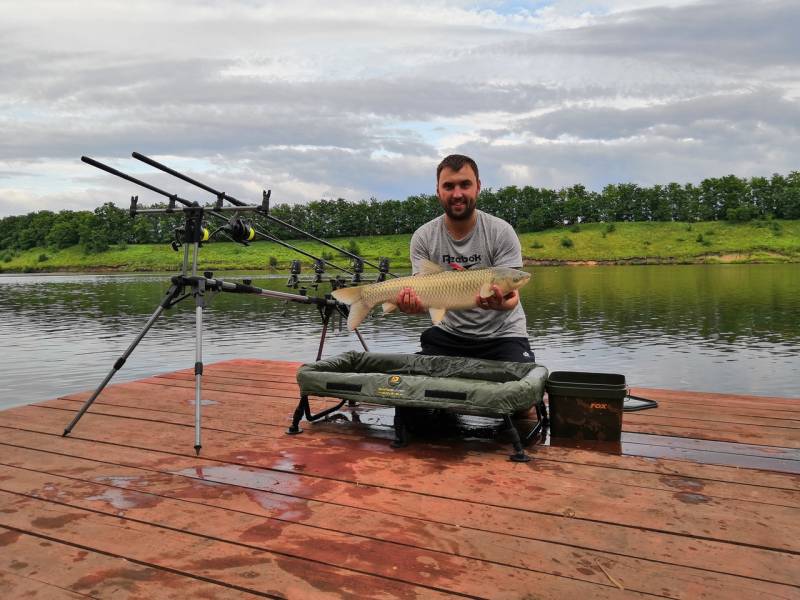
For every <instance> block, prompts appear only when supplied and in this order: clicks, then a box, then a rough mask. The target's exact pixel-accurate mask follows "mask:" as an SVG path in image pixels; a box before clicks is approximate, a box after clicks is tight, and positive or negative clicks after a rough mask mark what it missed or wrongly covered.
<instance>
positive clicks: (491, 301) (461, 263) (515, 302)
mask: <svg viewBox="0 0 800 600" xmlns="http://www.w3.org/2000/svg"><path fill="white" fill-rule="evenodd" d="M480 191H481V180H480V178H479V176H478V165H477V164H476V163H475V161H474V160H472V159H471V158H469V157H468V156H463V155H460V154H452V155H450V156H448V157H446V158H445V159H444V160H443V161H442V162H441V163H440V164H439V166H438V168H437V169H436V195H437V196H438V197H439V203H440V204H441V205H442V208H443V209H444V214H443V215H441V216H440V217H437V218H436V219H433V220H432V221H429V222H428V223H426V224H425V225H423V226H422V227H420V228H419V229H417V231H416V232H414V235H413V237H412V238H411V264H412V267H413V272H414V274H417V273H419V271H420V262H421V261H422V260H423V259H427V260H430V261H432V262H434V263H437V264H440V265H443V266H448V267H449V266H452V267H453V268H481V267H512V268H515V269H521V268H522V248H521V246H520V243H519V238H517V234H516V233H515V232H514V229H513V228H512V227H511V225H509V224H508V223H506V222H505V221H503V220H502V219H499V218H497V217H494V216H492V215H489V214H486V213H484V212H483V211H480V210H478V209H477V208H476V203H477V199H478V194H480ZM493 291H494V295H492V296H490V297H489V298H480V297H479V296H477V297H476V299H475V308H471V309H468V310H458V311H448V312H447V314H446V316H445V318H444V320H442V322H441V323H439V324H438V325H435V326H433V327H431V328H429V329H427V330H425V331H424V332H423V333H422V336H421V337H420V343H421V345H422V351H421V352H420V354H429V355H430V354H433V355H444V356H466V357H470V358H485V359H489V360H504V361H511V362H534V356H533V351H532V350H531V347H530V343H529V342H528V330H527V325H526V322H525V313H524V312H523V310H522V306H521V305H520V302H519V292H518V291H516V290H514V291H512V292H510V293H509V294H507V295H506V296H503V295H502V294H501V292H500V289H499V288H498V287H497V286H494V289H493ZM396 304H397V306H398V308H399V309H400V310H401V311H403V312H405V313H409V314H413V313H420V312H424V311H425V310H427V308H426V307H425V306H423V305H422V303H421V302H420V299H419V297H418V296H417V295H416V294H415V293H414V291H413V290H412V289H410V288H404V289H403V290H401V291H400V293H399V294H398V296H397V300H396Z"/></svg>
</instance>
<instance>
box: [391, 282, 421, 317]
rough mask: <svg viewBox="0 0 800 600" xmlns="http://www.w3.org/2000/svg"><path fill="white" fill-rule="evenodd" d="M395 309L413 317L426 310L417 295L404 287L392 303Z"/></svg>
mask: <svg viewBox="0 0 800 600" xmlns="http://www.w3.org/2000/svg"><path fill="white" fill-rule="evenodd" d="M394 303H395V304H397V308H398V309H400V311H401V312H404V313H406V314H407V315H414V314H417V313H421V312H425V311H426V310H427V309H426V308H425V307H424V306H423V305H422V301H421V300H420V299H419V296H417V293H416V292H415V291H414V290H413V289H411V288H410V287H405V288H403V289H402V290H400V293H399V294H397V298H396V299H395V301H394Z"/></svg>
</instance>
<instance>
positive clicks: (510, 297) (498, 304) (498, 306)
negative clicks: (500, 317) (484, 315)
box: [475, 285, 519, 310]
mask: <svg viewBox="0 0 800 600" xmlns="http://www.w3.org/2000/svg"><path fill="white" fill-rule="evenodd" d="M475 304H476V305H477V306H478V308H485V309H487V310H511V309H512V308H514V307H515V306H516V305H517V304H519V294H518V293H517V290H511V291H510V292H509V293H508V294H506V295H505V296H503V293H502V292H501V291H500V288H499V287H498V286H496V285H493V286H492V295H491V296H489V297H488V298H481V297H480V295H478V296H477V297H476V299H475Z"/></svg>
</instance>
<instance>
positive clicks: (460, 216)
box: [444, 200, 476, 221]
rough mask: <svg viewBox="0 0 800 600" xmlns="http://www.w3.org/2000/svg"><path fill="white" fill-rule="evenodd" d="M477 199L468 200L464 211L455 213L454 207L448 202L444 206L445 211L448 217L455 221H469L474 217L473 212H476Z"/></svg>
mask: <svg viewBox="0 0 800 600" xmlns="http://www.w3.org/2000/svg"><path fill="white" fill-rule="evenodd" d="M475 205H476V202H475V201H469V200H468V201H467V202H465V205H464V211H463V212H461V213H455V212H454V211H453V207H452V206H450V204H449V203H448V204H446V205H445V207H444V212H445V213H446V214H447V216H448V217H450V218H451V219H453V221H468V220H469V219H470V218H471V217H472V213H474V212H475Z"/></svg>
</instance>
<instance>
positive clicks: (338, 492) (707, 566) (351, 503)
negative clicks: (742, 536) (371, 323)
mask: <svg viewBox="0 0 800 600" xmlns="http://www.w3.org/2000/svg"><path fill="white" fill-rule="evenodd" d="M4 439H6V440H7V441H14V442H16V443H18V444H20V445H22V446H24V447H28V448H30V447H38V446H43V447H47V448H48V451H49V452H48V454H53V458H52V459H50V458H47V456H48V454H45V455H44V457H43V456H41V455H39V456H38V458H37V459H36V460H35V461H34V462H35V463H36V466H38V467H44V468H46V469H52V470H55V468H56V466H57V465H62V463H61V462H60V461H63V460H64V459H65V457H66V458H70V459H71V458H72V457H70V456H69V455H68V453H70V454H74V455H76V456H80V457H83V458H87V459H90V460H92V461H93V462H97V463H98V465H99V466H96V467H92V468H91V469H88V470H87V467H86V466H85V465H83V466H80V467H71V468H68V469H67V470H66V471H64V473H63V474H64V475H65V476H67V475H68V476H71V477H89V478H92V479H94V480H95V481H96V482H100V483H112V484H114V483H116V484H118V485H120V486H123V487H131V488H132V489H138V490H140V491H145V492H148V491H151V492H152V491H154V490H165V489H166V490H170V491H168V492H165V493H166V494H167V495H170V496H176V497H180V498H182V499H190V500H196V501H199V502H203V503H212V504H215V505H219V506H224V507H226V508H232V509H236V510H241V511H245V512H250V513H254V514H263V515H265V516H273V517H277V518H281V519H287V518H288V517H287V515H293V514H294V509H293V507H299V508H300V510H299V512H298V513H297V514H298V518H302V519H303V522H305V523H308V524H315V525H319V526H325V527H330V523H331V522H335V523H338V527H340V528H341V527H342V526H343V525H344V524H346V525H347V526H348V527H351V528H353V531H354V532H355V533H358V534H362V535H363V534H366V533H367V532H368V530H369V523H371V522H373V521H374V520H375V519H378V521H379V522H380V523H383V526H384V528H385V529H386V530H387V531H391V532H401V533H400V534H398V533H393V534H392V536H393V537H394V536H399V537H396V538H395V541H398V542H400V543H415V542H418V541H419V540H420V539H424V540H431V541H435V543H436V544H438V545H434V546H432V548H433V549H439V550H448V549H452V550H454V551H455V552H457V553H459V554H462V553H464V554H467V555H468V554H470V552H478V555H477V557H478V558H483V554H481V553H483V552H486V549H485V548H486V547H487V545H488V547H490V548H491V547H492V546H493V545H495V543H496V538H495V537H494V535H495V534H500V535H501V536H503V539H504V540H506V541H504V542H503V543H502V544H499V545H500V546H501V547H503V548H508V549H509V550H510V551H517V550H519V551H520V553H521V555H522V556H525V555H526V553H525V552H522V550H523V548H525V546H520V547H517V546H515V545H514V544H508V543H507V540H508V536H514V538H520V539H522V540H533V541H539V542H548V543H556V544H560V545H562V546H564V547H568V548H577V549H585V550H591V551H598V552H603V553H609V554H612V555H618V556H625V557H631V558H643V559H647V560H653V561H656V562H660V563H667V564H676V565H684V566H689V567H694V568H699V569H704V570H712V571H718V572H721V573H729V574H734V575H742V576H745V577H757V578H762V579H767V580H769V581H774V582H779V583H787V584H791V585H797V584H800V568H798V566H800V558H799V557H798V556H796V555H792V554H786V553H783V552H776V551H773V550H766V549H761V548H752V547H745V546H738V545H734V544H728V543H724V542H719V541H713V540H703V539H698V538H693V537H684V536H680V535H673V534H665V533H661V532H654V531H648V530H642V529H639V528H629V527H624V526H618V525H613V524H608V523H602V522H591V521H584V520H582V519H576V518H573V517H571V516H570V515H569V514H547V513H539V512H532V511H520V510H515V509H507V508H503V507H498V506H491V505H486V504H481V503H479V502H475V501H470V500H465V501H456V500H451V499H444V498H437V497H434V496H430V495H420V494H416V493H414V492H407V491H398V490H388V489H385V488H380V487H373V486H369V485H361V484H353V483H352V482H340V481H335V480H319V479H316V478H313V477H309V476H307V475H300V474H293V473H282V472H279V471H273V470H264V469H258V468H254V467H247V466H243V465H237V464H226V463H223V462H219V461H213V460H208V459H203V458H192V457H186V456H178V455H170V454H164V453H162V452H155V451H147V450H140V449H133V448H124V447H119V446H108V445H105V444H92V443H89V442H85V441H83V440H72V439H68V438H66V439H65V438H61V437H56V436H47V435H43V434H34V433H29V432H19V431H7V432H6V434H5V435H4ZM12 451H13V450H12V449H9V447H8V446H6V447H5V448H4V454H6V453H8V454H9V456H10V455H11V452H12ZM37 452H38V451H37ZM40 454H41V453H40ZM22 456H23V458H22V460H21V461H20V460H9V461H8V462H11V463H12V464H16V466H25V465H26V464H29V463H30V462H31V461H30V458H26V457H25V456H24V454H23V455H22ZM110 460H113V461H114V462H109V461H110ZM62 466H63V465H62ZM30 467H31V468H33V466H32V465H31V466H30ZM143 472H144V474H143ZM187 480H188V481H187ZM165 486H166V487H165ZM221 486H227V487H225V488H222V487H221ZM222 489H224V490H225V491H226V492H231V493H230V494H228V493H224V494H223V493H222V491H221V490H222ZM232 489H235V492H232V491H231V490H232ZM297 503H299V504H297ZM348 511H354V512H352V513H348ZM365 511H366V513H367V515H368V516H366V517H365V515H364V512H365ZM409 519H411V520H412V521H413V524H409V521H408V520H409ZM365 528H366V529H365ZM453 532H459V533H460V534H461V535H469V536H470V537H469V539H470V540H472V541H471V542H469V543H466V542H464V543H466V546H465V545H464V543H461V544H455V545H453V546H450V545H449V544H450V540H451V538H452V533H453ZM464 532H466V533H464ZM483 542H487V543H483ZM429 543H430V542H429ZM470 549H472V550H470ZM554 569H556V570H558V569H557V567H555V566H554Z"/></svg>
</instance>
